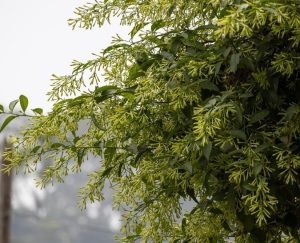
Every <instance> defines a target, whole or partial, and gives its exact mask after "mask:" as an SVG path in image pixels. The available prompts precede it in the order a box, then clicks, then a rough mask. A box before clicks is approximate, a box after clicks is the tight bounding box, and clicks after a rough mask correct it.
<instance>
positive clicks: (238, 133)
mask: <svg viewBox="0 0 300 243" xmlns="http://www.w3.org/2000/svg"><path fill="white" fill-rule="evenodd" d="M230 133H231V135H232V136H234V137H236V138H240V139H242V140H247V136H246V134H245V132H244V131H242V130H238V129H235V130H231V131H230Z"/></svg>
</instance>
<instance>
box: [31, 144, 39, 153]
mask: <svg viewBox="0 0 300 243" xmlns="http://www.w3.org/2000/svg"><path fill="white" fill-rule="evenodd" d="M40 148H41V146H40V145H38V146H35V147H34V148H33V149H32V150H31V152H32V153H34V154H35V153H36V152H37V151H38V150H39V149H40Z"/></svg>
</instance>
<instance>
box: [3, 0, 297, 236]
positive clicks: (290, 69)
mask: <svg viewBox="0 0 300 243" xmlns="http://www.w3.org/2000/svg"><path fill="white" fill-rule="evenodd" d="M75 13H76V18H74V19H71V20H69V23H70V25H71V26H72V27H81V28H87V29H89V28H93V27H96V26H99V27H101V26H102V25H103V23H104V22H105V21H109V19H110V18H111V17H112V16H119V18H120V20H121V24H124V25H131V26H133V28H132V30H131V32H130V38H129V40H123V39H122V38H120V37H118V36H117V37H116V38H115V39H114V41H113V43H112V45H111V46H109V47H108V48H106V49H105V50H103V51H102V52H101V54H99V55H95V58H94V59H92V60H89V61H87V62H85V63H81V62H78V61H74V62H73V64H72V65H73V72H72V73H71V74H70V75H67V76H54V80H53V87H52V90H51V91H50V92H49V96H50V98H51V99H52V100H54V101H55V105H54V107H53V110H52V111H51V112H50V113H49V114H47V115H42V113H41V110H40V109H35V110H34V112H35V114H36V115H35V116H33V117H32V118H30V121H31V123H32V124H31V127H30V128H29V129H26V130H25V131H24V132H23V135H22V136H21V137H20V138H16V141H15V143H14V144H15V146H14V149H13V150H11V151H8V152H7V153H6V156H7V157H8V158H10V159H11V165H10V166H9V167H8V168H7V170H9V169H11V168H13V167H19V166H20V165H21V164H23V165H25V169H26V171H27V172H31V171H33V170H35V169H36V167H37V166H38V163H39V162H40V161H42V160H43V158H45V157H48V158H51V159H52V160H53V163H52V165H51V166H48V167H47V169H45V170H44V173H43V175H42V176H41V178H40V180H39V185H40V186H42V187H43V186H45V185H46V184H47V183H49V182H52V181H53V180H58V181H62V180H63V177H64V176H66V175H67V174H68V173H69V172H70V171H79V170H80V166H81V165H82V163H83V162H84V161H85V160H86V158H87V157H88V156H89V155H91V154H93V155H96V156H97V157H98V158H99V163H100V164H101V169H100V170H99V171H95V172H94V173H92V174H90V180H89V183H88V184H87V185H86V186H85V187H84V188H82V190H81V195H82V199H83V200H82V202H83V204H82V205H83V206H84V204H85V203H86V201H87V200H90V201H94V200H102V199H103V196H102V192H101V190H102V188H103V186H104V182H105V181H106V180H109V181H110V183H111V186H112V187H113V188H114V190H115V197H114V203H115V206H116V207H117V208H122V211H123V228H122V231H123V233H124V238H123V241H125V242H134V241H135V240H137V239H142V240H143V241H144V242H147V241H150V240H151V241H153V242H162V241H163V240H168V241H170V242H224V241H226V240H228V239H234V240H235V241H236V242H299V241H300V240H299V229H300V179H299V174H298V173H299V172H300V122H299V121H300V73H299V69H300V56H299V43H300V1H298V0H268V1H267V0H249V1H243V0H205V1H204V0H199V1H194V0H160V1H157V0H153V1H140V0H125V1H123V0H122V1H118V0H104V1H96V2H95V3H91V4H87V5H85V6H83V7H80V8H77V9H76V12H75ZM104 81H105V82H106V83H104ZM90 83H91V84H92V85H94V86H95V89H94V90H93V91H86V92H83V91H82V88H83V86H84V85H89V84H90ZM19 101H20V103H21V107H22V109H23V111H21V113H14V112H13V110H14V105H15V103H12V104H11V106H10V108H11V111H7V112H8V113H10V112H11V116H9V118H7V119H8V120H7V121H6V122H5V124H4V126H5V125H6V124H7V123H8V122H9V121H10V120H11V119H13V118H15V117H16V116H18V115H24V114H23V113H25V110H26V108H27V105H28V101H27V99H26V97H24V96H21V97H20V100H19ZM7 112H6V113H7ZM80 124H83V125H85V126H86V130H85V131H84V132H83V133H80V134H79V133H78V127H79V125H80ZM4 126H3V127H2V128H4ZM186 200H191V201H193V202H194V203H195V204H194V205H195V206H194V208H193V209H192V210H190V211H183V210H182V207H181V206H182V202H184V201H186Z"/></svg>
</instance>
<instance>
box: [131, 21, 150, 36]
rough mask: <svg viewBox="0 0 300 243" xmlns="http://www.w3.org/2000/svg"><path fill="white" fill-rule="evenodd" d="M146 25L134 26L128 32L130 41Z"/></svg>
mask: <svg viewBox="0 0 300 243" xmlns="http://www.w3.org/2000/svg"><path fill="white" fill-rule="evenodd" d="M147 24H148V23H139V24H136V25H135V26H134V27H133V28H132V29H131V31H130V37H131V39H132V38H133V37H134V36H135V35H136V34H137V32H139V31H140V30H141V29H142V28H144V27H145V26H146V25H147Z"/></svg>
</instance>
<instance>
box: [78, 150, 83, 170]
mask: <svg viewBox="0 0 300 243" xmlns="http://www.w3.org/2000/svg"><path fill="white" fill-rule="evenodd" d="M83 156H84V149H79V150H78V151H77V163H78V166H81V165H82V162H83Z"/></svg>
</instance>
